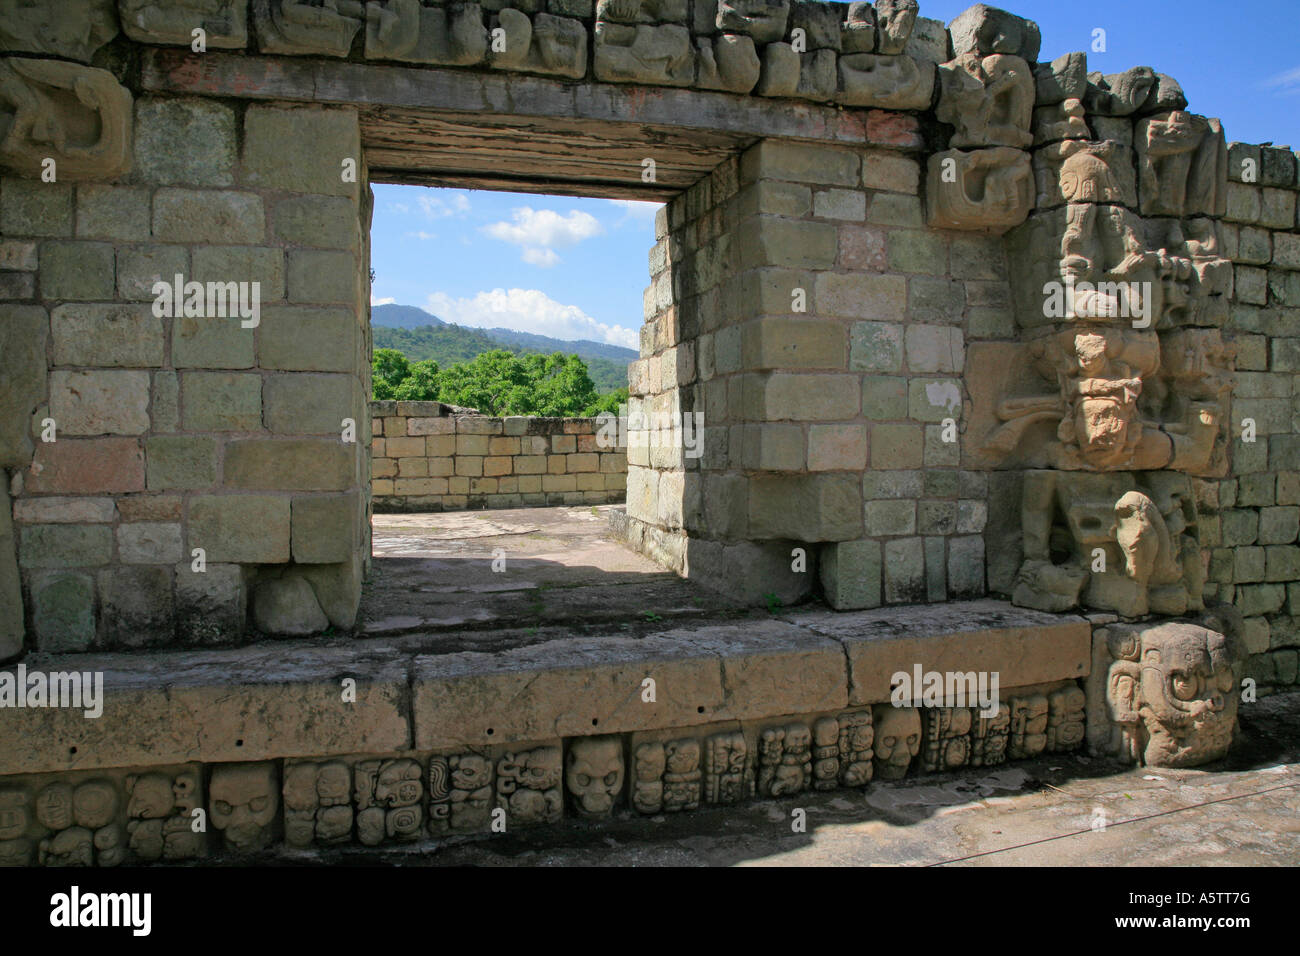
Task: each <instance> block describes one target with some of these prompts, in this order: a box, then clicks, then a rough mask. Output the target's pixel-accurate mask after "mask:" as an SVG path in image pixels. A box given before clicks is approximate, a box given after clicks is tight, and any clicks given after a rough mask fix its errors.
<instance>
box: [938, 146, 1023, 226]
mask: <svg viewBox="0 0 1300 956" xmlns="http://www.w3.org/2000/svg"><path fill="white" fill-rule="evenodd" d="M1033 204H1034V181H1033V170H1032V169H1031V167H1030V163H1029V154H1028V153H1025V152H1023V151H1022V150H1019V149H1012V148H1010V147H996V148H994V149H978V150H973V151H969V152H967V151H963V150H959V149H950V150H946V151H944V152H942V153H935V154H934V155H933V156H931V157H930V160H929V162H928V164H927V166H926V210H927V218H928V221H929V223H930V225H931V226H934V227H935V228H938V229H986V230H989V231H992V232H996V233H1002V232H1005V231H1006V230H1007V229H1010V228H1011V227H1012V226H1017V225H1019V224H1020V223H1022V222H1024V221H1025V217H1026V216H1027V215H1029V210H1030V209H1031V208H1033Z"/></svg>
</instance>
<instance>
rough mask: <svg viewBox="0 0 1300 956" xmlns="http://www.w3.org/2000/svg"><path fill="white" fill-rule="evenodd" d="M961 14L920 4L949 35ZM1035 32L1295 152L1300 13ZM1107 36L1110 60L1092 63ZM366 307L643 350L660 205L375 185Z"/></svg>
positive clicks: (1046, 49)
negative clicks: (1176, 89)
mask: <svg viewBox="0 0 1300 956" xmlns="http://www.w3.org/2000/svg"><path fill="white" fill-rule="evenodd" d="M970 5H971V4H970V3H969V0H928V2H927V0H921V15H922V16H926V17H932V18H935V19H941V20H943V21H944V22H948V21H951V20H952V19H953V18H954V17H955V16H956V15H957V14H959V13H960V12H961V11H962V10H964V9H966V8H967V7H968V6H970ZM1001 5H1002V6H1004V7H1005V8H1007V9H1010V10H1011V11H1012V12H1014V13H1018V14H1020V15H1021V16H1025V17H1029V18H1031V19H1033V20H1036V21H1037V22H1038V25H1039V26H1040V27H1041V29H1042V33H1043V48H1042V52H1041V53H1040V54H1039V59H1040V60H1044V61H1046V60H1051V59H1054V58H1055V57H1057V56H1060V55H1061V54H1062V53H1068V52H1070V51H1072V50H1084V51H1086V52H1087V53H1088V68H1089V70H1099V71H1101V72H1103V73H1117V72H1120V71H1122V70H1125V69H1127V68H1129V67H1130V66H1138V65H1145V66H1151V67H1154V68H1155V69H1156V70H1157V71H1159V72H1161V73H1168V74H1170V75H1171V76H1173V77H1174V78H1175V79H1177V80H1178V82H1179V83H1180V84H1181V85H1182V87H1183V91H1184V92H1185V93H1186V94H1187V99H1188V102H1189V109H1191V110H1192V111H1193V112H1196V113H1201V114H1204V115H1207V116H1217V117H1219V118H1220V119H1222V120H1223V127H1224V132H1225V133H1226V134H1227V136H1228V139H1229V141H1232V140H1239V141H1242V142H1248V143H1260V142H1268V141H1272V142H1273V143H1275V144H1277V145H1290V146H1292V147H1293V148H1300V42H1298V41H1300V0H1239V2H1236V3H1231V4H1225V3H1223V2H1222V0H1213V2H1212V0H1083V2H1077V3H1073V2H1062V0H1020V2H1015V0H1010V2H1007V3H1005V4H1001ZM1098 29H1101V30H1104V31H1105V43H1106V50H1105V52H1096V51H1094V50H1093V37H1094V31H1095V30H1098ZM374 188H375V212H374V220H373V224H372V227H371V237H372V251H371V266H372V268H373V269H374V270H375V273H376V278H375V283H374V287H373V290H372V297H373V301H375V302H386V301H395V302H398V303H400V304H402V305H415V306H420V307H421V308H425V309H428V310H429V311H431V312H433V313H435V314H436V315H439V316H441V317H442V318H444V319H446V320H448V321H452V322H459V323H461V324H462V325H472V326H481V327H492V326H504V327H506V328H513V329H520V330H523V331H526V332H536V333H539V334H542V335H550V336H554V337H555V338H560V339H580V338H582V339H594V340H595V341H598V342H608V343H610V344H613V345H625V346H627V347H629V348H636V347H637V330H638V329H639V328H640V325H641V293H642V291H643V290H644V289H645V287H646V285H647V283H648V281H649V274H648V271H647V261H646V254H647V252H648V251H649V249H650V247H651V246H652V245H653V244H654V212H655V209H656V208H657V206H656V204H654V203H635V202H626V201H612V200H603V199H570V198H565V197H558V196H537V195H529V194H522V193H492V192H483V191H479V190H451V189H430V188H426V187H421V186H389V185H376V186H375V187H374Z"/></svg>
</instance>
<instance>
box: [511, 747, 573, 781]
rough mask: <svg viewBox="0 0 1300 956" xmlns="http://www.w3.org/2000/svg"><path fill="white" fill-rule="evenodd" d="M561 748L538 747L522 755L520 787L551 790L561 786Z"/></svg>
mask: <svg viewBox="0 0 1300 956" xmlns="http://www.w3.org/2000/svg"><path fill="white" fill-rule="evenodd" d="M561 774H562V769H561V765H560V748H559V747H538V748H537V749H536V750H530V751H528V752H527V753H525V754H520V761H519V785H520V786H521V787H527V788H528V789H529V790H550V789H552V788H554V787H558V786H559V785H560V776H561Z"/></svg>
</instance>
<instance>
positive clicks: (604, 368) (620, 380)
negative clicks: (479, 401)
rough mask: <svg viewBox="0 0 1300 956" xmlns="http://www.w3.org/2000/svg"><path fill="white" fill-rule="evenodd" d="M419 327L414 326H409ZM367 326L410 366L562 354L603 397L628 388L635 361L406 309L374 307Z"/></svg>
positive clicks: (623, 352) (586, 345) (596, 347)
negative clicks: (580, 365)
mask: <svg viewBox="0 0 1300 956" xmlns="http://www.w3.org/2000/svg"><path fill="white" fill-rule="evenodd" d="M417 321H418V322H419V323H420V325H419V326H415V325H413V324H412V323H414V322H417ZM370 325H371V331H372V332H373V334H374V344H375V348H377V349H397V350H398V351H399V352H401V353H402V354H403V355H405V356H406V357H407V359H408V360H409V361H412V362H423V361H425V360H428V359H432V360H433V361H435V362H437V363H438V367H439V368H446V367H447V366H448V365H455V364H457V363H459V362H469V361H471V360H472V359H473V358H474V356H476V355H479V354H480V353H482V352H490V351H492V350H493V349H505V350H506V351H508V352H514V353H515V354H516V355H525V354H528V353H533V352H539V353H541V354H544V355H549V354H550V353H552V352H563V353H564V354H565V355H575V354H576V355H577V356H578V357H579V358H581V359H582V360H583V361H584V362H586V363H587V371H588V373H589V374H590V375H591V381H592V383H593V384H594V385H595V386H596V391H598V392H600V393H601V394H602V395H603V394H605V393H606V392H612V391H614V390H615V389H618V388H625V387H626V386H627V366H628V363H629V362H631V361H633V360H634V359H635V358H636V357H637V353H636V352H634V351H633V350H632V349H625V348H620V347H619V346H617V345H606V344H604V343H602V342H590V341H577V342H566V341H564V340H563V339H553V338H550V337H549V336H545V335H533V334H531V333H528V332H515V331H514V330H512V329H474V328H468V327H466V326H463V325H455V324H453V323H451V322H444V321H443V320H442V319H439V318H438V317H437V316H435V315H431V314H430V313H428V312H425V311H424V310H423V309H417V308H415V307H414V306H409V305H376V306H372V307H371V309H370Z"/></svg>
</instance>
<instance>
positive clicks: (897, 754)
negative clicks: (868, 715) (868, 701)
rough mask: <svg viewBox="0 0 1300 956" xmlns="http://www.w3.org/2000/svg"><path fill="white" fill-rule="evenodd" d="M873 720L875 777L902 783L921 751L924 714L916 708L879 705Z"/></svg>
mask: <svg viewBox="0 0 1300 956" xmlns="http://www.w3.org/2000/svg"><path fill="white" fill-rule="evenodd" d="M872 716H873V717H874V718H875V721H874V722H875V751H874V761H873V762H874V764H875V768H876V776H877V777H879V778H881V779H882V780H898V779H901V778H902V777H904V776H906V775H907V768H908V765H909V764H911V762H912V758H913V757H915V756H916V755H917V754H918V753H920V750H921V713H920V711H918V710H917V709H916V708H915V707H894V706H893V705H892V704H880V705H878V706H877V707H874V708H873V709H872Z"/></svg>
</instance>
